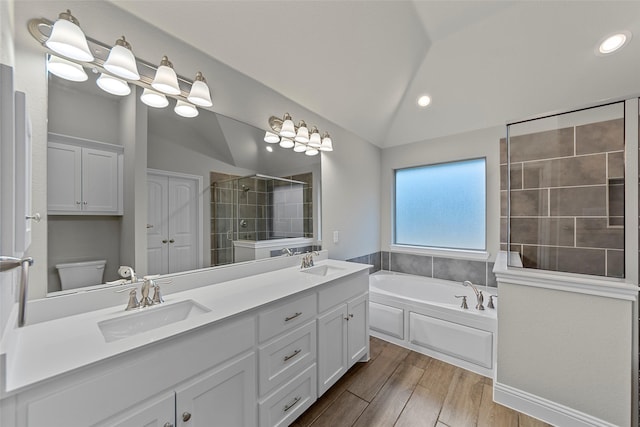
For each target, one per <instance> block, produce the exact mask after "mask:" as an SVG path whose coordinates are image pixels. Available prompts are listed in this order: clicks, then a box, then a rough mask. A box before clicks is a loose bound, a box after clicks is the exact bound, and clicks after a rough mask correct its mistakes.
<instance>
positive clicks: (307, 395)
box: [259, 363, 317, 427]
mask: <svg viewBox="0 0 640 427" xmlns="http://www.w3.org/2000/svg"><path fill="white" fill-rule="evenodd" d="M316 379H317V377H316V364H315V363H314V364H313V365H311V366H309V367H308V368H307V369H305V370H304V372H302V373H300V374H299V375H298V376H296V377H295V378H294V379H292V380H291V381H289V382H288V383H286V384H285V385H284V386H282V387H281V388H280V389H278V391H276V392H275V393H273V394H272V395H271V396H269V397H268V398H267V399H266V400H264V401H263V402H262V403H260V409H259V412H260V423H259V424H260V426H263V427H275V426H288V425H289V424H291V423H292V422H293V420H295V419H296V418H298V417H299V416H300V414H302V413H303V412H304V411H306V410H307V409H308V408H309V407H310V406H311V405H312V404H313V402H315V401H316V397H317V395H316Z"/></svg>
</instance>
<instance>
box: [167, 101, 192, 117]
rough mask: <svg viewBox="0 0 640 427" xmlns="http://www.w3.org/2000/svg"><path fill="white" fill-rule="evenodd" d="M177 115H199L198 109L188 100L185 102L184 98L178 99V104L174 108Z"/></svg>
mask: <svg viewBox="0 0 640 427" xmlns="http://www.w3.org/2000/svg"><path fill="white" fill-rule="evenodd" d="M173 111H175V112H176V114H177V115H179V116H182V117H188V118H191V117H196V116H197V115H198V109H197V108H196V107H195V105H193V104H189V103H188V102H184V101H182V100H180V99H179V100H178V102H176V106H175V108H174V109H173Z"/></svg>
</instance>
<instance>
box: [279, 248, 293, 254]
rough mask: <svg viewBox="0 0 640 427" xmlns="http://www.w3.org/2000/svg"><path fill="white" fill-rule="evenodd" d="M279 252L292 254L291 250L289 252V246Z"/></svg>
mask: <svg viewBox="0 0 640 427" xmlns="http://www.w3.org/2000/svg"><path fill="white" fill-rule="evenodd" d="M281 252H282V253H283V254H287V256H292V255H293V252H291V249H289V248H282V251H281Z"/></svg>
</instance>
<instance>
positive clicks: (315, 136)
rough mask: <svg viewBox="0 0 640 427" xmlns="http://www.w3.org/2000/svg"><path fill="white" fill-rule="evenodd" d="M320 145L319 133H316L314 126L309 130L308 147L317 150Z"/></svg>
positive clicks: (316, 129)
mask: <svg viewBox="0 0 640 427" xmlns="http://www.w3.org/2000/svg"><path fill="white" fill-rule="evenodd" d="M321 145H322V141H320V132H318V128H317V127H315V126H314V127H313V129H312V130H311V138H309V147H313V148H318V147H320V146H321ZM316 154H318V153H316ZM311 155H312V154H311Z"/></svg>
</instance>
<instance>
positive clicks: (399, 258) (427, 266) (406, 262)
mask: <svg viewBox="0 0 640 427" xmlns="http://www.w3.org/2000/svg"><path fill="white" fill-rule="evenodd" d="M391 271H397V272H399V273H407V274H416V275H418V276H427V277H432V274H433V260H432V258H431V257H430V256H421V255H413V254H403V253H395V252H391Z"/></svg>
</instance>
